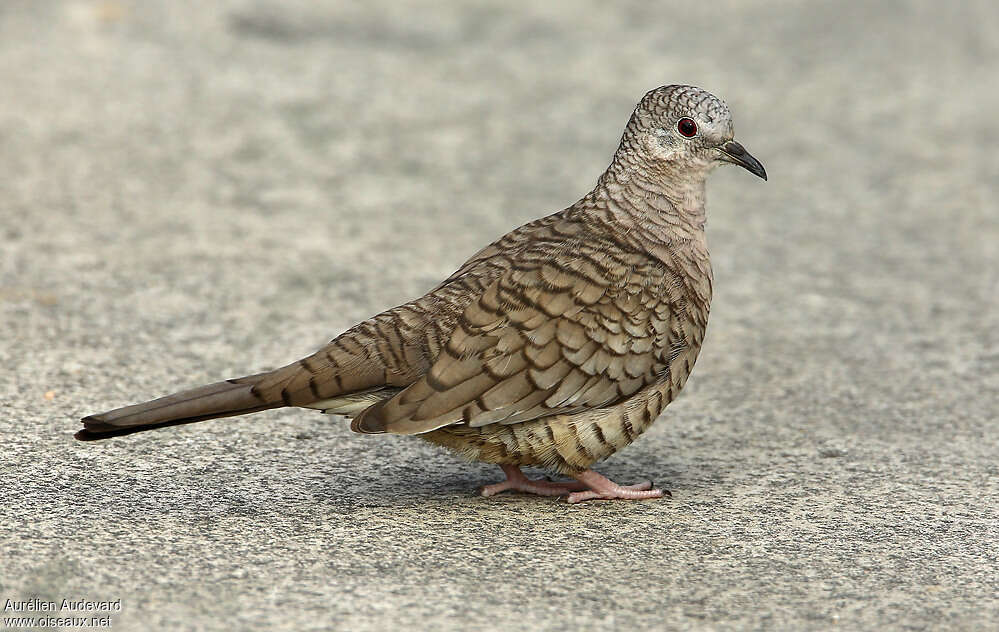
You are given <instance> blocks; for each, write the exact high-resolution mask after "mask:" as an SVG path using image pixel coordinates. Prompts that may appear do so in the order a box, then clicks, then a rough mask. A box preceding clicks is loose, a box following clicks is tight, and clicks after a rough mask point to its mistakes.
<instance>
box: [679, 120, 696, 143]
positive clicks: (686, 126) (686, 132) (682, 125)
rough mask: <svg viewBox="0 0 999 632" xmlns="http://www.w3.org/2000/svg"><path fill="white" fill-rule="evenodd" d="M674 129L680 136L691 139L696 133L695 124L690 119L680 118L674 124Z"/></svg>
mask: <svg viewBox="0 0 999 632" xmlns="http://www.w3.org/2000/svg"><path fill="white" fill-rule="evenodd" d="M676 129H677V131H678V132H680V134H681V135H682V136H686V137H687V138H690V137H692V136H693V135H694V134H696V133H697V123H695V122H694V119H692V118H686V117H684V118H682V119H680V120H679V121H677V122H676Z"/></svg>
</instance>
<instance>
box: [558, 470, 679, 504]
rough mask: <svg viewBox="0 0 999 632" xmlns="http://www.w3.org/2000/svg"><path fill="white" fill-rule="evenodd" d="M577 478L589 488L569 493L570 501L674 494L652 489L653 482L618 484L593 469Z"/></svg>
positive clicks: (639, 498)
mask: <svg viewBox="0 0 999 632" xmlns="http://www.w3.org/2000/svg"><path fill="white" fill-rule="evenodd" d="M576 480H578V481H579V482H581V483H583V484H584V485H585V486H586V487H587V488H588V489H586V490H585V491H578V492H575V493H572V494H569V498H568V501H569V502H570V503H581V502H583V501H586V500H613V499H615V498H620V499H624V500H645V499H646V498H662V497H663V496H672V494H670V493H669V492H668V491H666V492H663V490H661V489H652V483H651V482H650V481H645V482H644V483H638V484H636V485H618V484H617V483H615V482H614V481H612V480H610V479H609V478H607V477H606V476H601V475H600V474H597V473H596V472H594V471H593V470H586V471H584V472H580V473H579V474H577V475H576Z"/></svg>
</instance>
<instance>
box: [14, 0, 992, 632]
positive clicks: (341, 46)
mask: <svg viewBox="0 0 999 632" xmlns="http://www.w3.org/2000/svg"><path fill="white" fill-rule="evenodd" d="M532 4H536V5H538V6H527V5H528V3H523V5H507V4H500V3H467V2H462V3H453V4H451V5H446V4H445V3H439V2H389V1H381V0H378V1H373V0H369V1H367V2H364V3H359V4H354V3H342V4H341V3H333V2H325V3H315V2H311V1H309V0H297V1H296V2H278V1H277V0H273V1H272V2H254V1H251V0H239V1H232V2H210V3H202V2H180V1H177V0H162V1H159V2H152V1H142V2H139V1H136V2H134V3H130V2H116V1H113V0H108V1H103V2H95V1H92V0H90V1H79V2H65V3H60V2H43V1H36V0H7V1H6V2H4V3H2V4H0V365H2V366H3V367H5V369H4V370H3V371H2V372H0V404H2V412H0V434H2V437H3V445H2V448H0V450H2V451H0V477H2V479H0V518H2V519H0V562H2V564H0V600H6V599H8V598H9V599H12V600H15V601H16V600H26V599H31V598H38V599H41V600H54V601H61V600H62V599H63V598H68V599H91V600H117V599H120V600H121V604H122V610H121V612H120V613H115V614H114V616H113V629H126V630H181V629H199V630H230V629H250V628H253V629H261V630H265V629H266V630H312V629H340V630H391V629H403V628H404V627H410V626H412V627H414V628H416V629H441V630H447V629H455V630H508V629H509V630H583V629H595V630H612V629H616V630H631V629H692V630H725V629H786V630H826V629H832V628H836V629H846V630H855V629H874V628H880V629H885V630H922V629H950V630H953V629H967V630H981V629H987V628H995V627H997V626H999V599H997V594H999V570H997V562H996V559H997V549H999V510H997V506H999V465H997V459H999V420H997V413H996V410H997V409H999V159H997V156H996V147H997V145H999V115H997V112H999V8H997V5H996V4H995V3H994V2H962V3H941V2H936V1H928V2H915V1H913V2H879V3H870V4H871V5H872V6H861V3H843V4H837V3H813V2H793V1H786V2H770V1H762V0H760V1H757V2H749V1H747V2H703V3H659V4H657V5H656V6H655V7H654V8H653V7H651V6H650V5H651V4H652V3H647V2H615V3H605V2H586V3H582V2H564V3H563V2H547V3H532ZM679 82H684V83H695V84H697V85H700V86H703V87H705V88H707V89H709V90H711V91H713V92H715V93H716V94H718V95H720V96H722V97H723V98H725V99H726V100H727V101H728V103H729V105H730V106H731V108H732V111H733V113H734V117H735V122H736V130H737V136H738V138H740V139H741V140H742V142H743V143H744V144H745V145H746V147H747V148H748V149H749V150H750V151H752V152H753V153H754V154H755V155H756V156H758V157H759V158H760V159H761V160H762V161H763V162H764V164H766V167H767V170H768V172H769V173H770V182H768V183H763V182H761V181H759V180H757V179H755V178H753V177H752V176H751V175H749V174H746V173H744V172H742V171H740V170H737V169H734V168H732V169H723V170H719V172H717V173H716V174H715V175H714V176H713V178H712V180H711V182H710V183H709V198H710V199H709V226H708V230H709V240H710V243H711V248H712V253H713V256H714V267H715V278H716V286H715V302H714V305H713V309H712V316H711V324H710V327H709V330H708V337H707V342H706V346H705V348H704V351H703V353H702V355H701V359H700V361H699V362H698V366H697V367H696V369H695V370H694V374H693V376H692V378H691V380H690V383H689V384H688V388H687V390H686V391H685V393H684V394H683V395H682V396H681V397H680V399H679V400H678V401H676V402H674V404H673V405H671V406H670V407H669V408H668V409H667V411H666V413H665V414H664V415H663V418H662V419H660V421H659V422H658V423H657V425H656V426H655V427H654V428H653V429H652V430H651V431H649V432H648V433H647V434H646V435H645V436H643V437H642V438H641V439H640V440H639V441H638V442H636V443H635V444H634V445H633V446H631V447H630V448H628V449H627V450H625V451H624V452H622V453H620V454H618V455H616V456H615V457H614V458H612V459H610V460H609V461H607V462H606V463H604V464H602V465H601V466H600V470H601V471H602V472H604V473H606V474H608V475H609V476H611V477H613V478H615V479H617V480H620V481H623V482H627V481H634V480H637V479H640V478H643V477H651V478H653V479H654V480H655V481H656V482H657V483H659V484H661V485H663V486H665V487H666V488H668V489H670V490H672V492H673V499H672V500H663V501H656V502H642V503H625V502H618V503H594V504H587V505H584V506H568V505H566V504H565V503H560V502H556V501H554V500H551V499H539V498H533V497H527V496H517V495H510V496H500V497H496V498H489V499H483V498H479V497H477V496H476V495H475V488H476V486H477V485H480V484H483V483H486V482H492V481H493V480H495V479H496V477H497V474H498V470H495V468H491V467H488V466H485V465H479V464H467V463H463V462H462V461H460V460H458V459H457V458H455V457H453V456H451V455H449V454H447V453H444V452H441V451H438V450H437V449H434V448H432V447H430V446H427V445H424V444H423V443H421V442H420V441H417V440H413V439H407V438H402V437H383V436H375V437H371V436H356V435H353V434H351V433H350V432H349V430H348V428H347V427H346V425H345V424H344V423H343V422H342V421H341V420H340V419H338V418H331V417H326V416H322V415H319V414H315V413H310V412H306V411H289V410H282V411H272V412H267V413H262V414H259V415H255V416H252V417H248V418H243V419H231V420H222V421H216V422H212V423H206V424H198V425H192V426H185V427H180V428H173V429H168V430H164V431H158V432H152V433H145V434H138V435H133V436H129V437H125V438H121V439H117V440H113V441H109V442H103V443H91V444H81V443H78V442H74V441H73V440H72V433H73V431H74V430H76V428H77V418H78V417H79V416H81V415H82V414H86V413H92V412H96V411H100V410H105V409H107V408H110V407H114V406H118V405H123V404H126V403H131V402H133V401H137V400H139V399H144V398H148V397H153V396H158V395H162V394H164V393H167V392H169V391H172V390H176V389H181V388H184V387H188V386H194V385H198V384H201V383H205V382H210V381H215V380H218V379H222V378H226V377H232V376H235V375H242V374H245V373H249V372H253V371H258V370H263V369H266V368H271V367H274V366H277V365H280V364H283V363H285V362H288V361H290V360H293V359H295V358H298V357H300V356H302V355H305V354H306V353H308V352H311V351H312V350H314V349H315V348H317V347H318V346H319V345H321V344H323V343H324V342H326V341H327V340H328V339H330V338H331V337H333V336H334V335H335V334H337V333H339V332H340V331H342V330H344V329H345V328H347V327H348V326H350V325H351V324H353V323H354V322H356V321H358V320H360V319H363V318H365V317H367V316H370V315H372V314H374V313H376V312H378V311H380V310H382V309H384V308H387V307H390V306H393V305H396V304H398V303H400V302H402V301H404V300H407V299H409V298H411V297H414V296H416V295H418V294H420V293H422V292H423V291H425V290H427V289H428V288H430V287H431V286H432V285H433V284H434V283H435V282H436V281H437V280H439V279H441V278H443V277H444V276H445V275H447V274H448V273H450V272H451V271H453V270H454V269H455V268H456V267H457V266H458V264H459V263H461V261H462V260H463V259H464V258H465V257H466V256H468V255H470V254H471V253H472V252H474V251H475V250H476V249H477V248H478V247H479V246H481V245H483V244H485V243H486V242H488V241H490V240H491V239H493V238H494V237H496V236H498V235H500V234H502V233H503V232H505V231H506V230H508V229H510V228H512V227H514V226H517V225H519V224H521V223H523V222H525V221H527V220H529V219H532V218H534V217H538V216H541V215H545V214H548V213H550V212H554V211H556V210H558V209H560V208H563V207H564V206H566V205H568V204H570V203H572V202H573V201H575V200H576V199H577V198H578V197H579V196H580V195H582V194H583V193H585V192H586V191H588V190H589V189H590V187H591V186H592V183H593V181H594V180H595V179H596V177H597V175H599V173H600V172H601V171H602V170H603V168H604V166H605V165H606V163H607V161H608V160H609V158H610V155H611V152H612V151H613V149H614V147H615V146H616V143H617V140H618V137H619V134H620V132H621V129H622V128H623V126H624V123H625V121H626V119H627V117H628V115H629V113H630V111H631V108H632V107H633V105H634V103H635V101H636V100H637V99H638V98H639V97H640V96H641V95H642V94H643V93H644V92H645V91H646V90H648V89H650V88H652V87H655V86H657V85H661V84H663V83H679ZM2 603H5V601H4V602H2ZM11 614H19V613H11V612H4V613H3V616H4V617H7V616H11ZM27 614H33V613H27ZM63 615H65V613H63Z"/></svg>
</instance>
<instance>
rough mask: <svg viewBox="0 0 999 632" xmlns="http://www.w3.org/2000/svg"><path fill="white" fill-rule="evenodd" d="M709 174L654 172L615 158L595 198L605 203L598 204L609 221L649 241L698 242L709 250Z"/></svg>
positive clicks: (676, 243)
mask: <svg viewBox="0 0 999 632" xmlns="http://www.w3.org/2000/svg"><path fill="white" fill-rule="evenodd" d="M643 167H644V168H643ZM706 175H707V174H701V173H687V174H680V173H672V172H670V171H669V170H665V169H658V170H653V169H651V168H648V167H647V166H644V165H635V164H629V163H628V162H626V161H624V160H620V159H617V158H616V157H615V160H614V162H613V163H611V166H610V167H608V169H607V171H606V172H604V174H603V175H602V176H601V177H600V179H599V180H598V181H597V186H596V187H595V188H594V190H593V193H592V194H591V195H593V196H595V198H596V199H602V200H606V204H598V205H597V208H603V209H606V210H605V213H606V214H607V218H606V219H608V220H610V221H613V222H615V223H616V224H618V225H625V226H628V227H633V228H635V229H639V231H638V232H639V234H641V235H642V237H643V238H645V239H650V240H652V241H657V242H659V241H661V242H665V243H668V244H671V245H674V246H681V245H683V244H684V243H688V242H691V241H696V242H699V243H700V244H703V245H704V246H705V247H706V244H704V243H703V242H704V224H705V221H706V220H705V213H704V206H705V187H704V184H705V180H706Z"/></svg>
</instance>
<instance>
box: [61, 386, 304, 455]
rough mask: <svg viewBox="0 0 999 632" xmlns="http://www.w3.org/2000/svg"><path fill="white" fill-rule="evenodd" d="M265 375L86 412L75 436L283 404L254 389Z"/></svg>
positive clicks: (90, 437) (93, 435)
mask: <svg viewBox="0 0 999 632" xmlns="http://www.w3.org/2000/svg"><path fill="white" fill-rule="evenodd" d="M267 375H270V374H267V373H261V374H258V375H249V376H247V377H241V378H237V379H234V380H226V381H225V382H216V383H215V384H208V385H206V386H199V387H198V388H192V389H190V390H187V391H181V392H179V393H174V394H173V395H167V396H166V397H161V398H159V399H154V400H152V401H149V402H144V403H142V404H133V405H132V406H125V407H124V408H116V409H115V410H111V411H108V412H106V413H100V414H98V415H89V416H87V417H84V418H83V430H80V431H79V432H77V433H76V435H75V436H76V438H77V439H79V440H80V441H94V440H97V439H107V438H109V437H115V436H119V435H126V434H131V433H133V432H141V431H143V430H151V429H153V428H161V427H163V426H175V425H178V424H189V423H194V422H196V421H205V420H208V419H216V418H218V417H231V416H233V415H245V414H247V413H255V412H258V411H261V410H268V409H270V408H280V407H282V406H285V405H286V404H285V402H284V401H283V400H282V399H280V397H278V398H277V400H276V401H272V398H267V397H264V396H262V395H261V394H259V393H258V392H257V389H254V385H255V384H256V383H257V382H258V381H259V380H260V378H262V377H264V376H267Z"/></svg>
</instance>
